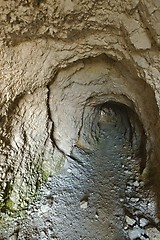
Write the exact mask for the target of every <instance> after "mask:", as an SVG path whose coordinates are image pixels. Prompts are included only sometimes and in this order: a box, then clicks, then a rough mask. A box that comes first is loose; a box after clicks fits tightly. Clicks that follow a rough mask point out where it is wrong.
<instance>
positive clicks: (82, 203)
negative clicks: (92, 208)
mask: <svg viewBox="0 0 160 240" xmlns="http://www.w3.org/2000/svg"><path fill="white" fill-rule="evenodd" d="M87 207H88V202H86V201H82V202H81V203H80V208H82V209H86V208H87Z"/></svg>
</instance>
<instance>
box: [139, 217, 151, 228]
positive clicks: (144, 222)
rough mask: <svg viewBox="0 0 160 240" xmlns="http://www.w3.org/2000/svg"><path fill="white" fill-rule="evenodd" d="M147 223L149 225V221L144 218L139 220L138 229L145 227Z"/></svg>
mask: <svg viewBox="0 0 160 240" xmlns="http://www.w3.org/2000/svg"><path fill="white" fill-rule="evenodd" d="M148 223H149V221H148V219H146V218H141V219H140V221H139V225H140V227H145V226H146V225H147V224H148Z"/></svg>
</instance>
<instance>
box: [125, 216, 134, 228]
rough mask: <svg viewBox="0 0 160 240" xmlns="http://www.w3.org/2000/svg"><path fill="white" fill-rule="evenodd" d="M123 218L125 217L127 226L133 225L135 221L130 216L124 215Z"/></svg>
mask: <svg viewBox="0 0 160 240" xmlns="http://www.w3.org/2000/svg"><path fill="white" fill-rule="evenodd" d="M125 219H126V223H127V224H128V225H129V226H133V225H134V224H135V223H136V221H135V220H134V219H132V218H130V217H128V216H126V217H125Z"/></svg>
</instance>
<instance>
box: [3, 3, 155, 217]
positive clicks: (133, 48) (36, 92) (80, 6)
mask: <svg viewBox="0 0 160 240" xmlns="http://www.w3.org/2000/svg"><path fill="white" fill-rule="evenodd" d="M0 19H1V24H0V45H1V54H0V56H1V58H0V59H1V60H0V70H1V71H0V78H1V80H0V84H1V85H0V89H1V95H0V103H1V108H0V122H1V124H0V143H1V146H0V152H1V156H0V174H1V175H0V182H1V185H0V188H1V189H0V202H1V203H0V205H1V211H2V212H6V211H8V210H9V211H15V210H17V209H21V208H24V207H26V206H27V205H28V202H30V199H31V196H32V195H34V194H35V193H36V191H37V189H38V188H39V185H40V184H41V182H42V181H44V180H45V179H46V178H47V177H48V176H49V175H52V174H53V173H54V172H55V171H57V169H59V168H60V167H61V166H62V164H63V158H64V155H65V154H67V155H70V154H71V150H72V149H73V147H74V146H75V145H78V146H82V147H86V148H87V149H88V145H89V144H90V141H92V140H93V139H94V136H89V138H88V139H90V140H87V139H86V137H85V135H86V134H85V133H86V131H87V132H89V133H91V132H92V128H94V127H95V128H96V121H97V119H96V116H97V117H98V118H99V115H98V114H99V113H98V112H97V110H96V109H95V106H97V105H99V104H103V103H105V102H107V101H115V102H120V103H123V104H126V105H127V106H129V107H130V108H131V109H132V110H134V111H135V112H136V113H137V115H138V117H139V119H140V121H141V123H142V125H143V128H144V131H145V135H146V139H147V140H146V155H147V158H146V159H147V160H146V161H147V163H146V168H148V167H149V166H150V165H152V166H156V168H157V170H158V168H159V164H160V162H159V161H160V159H159V147H158V146H159V144H160V134H159V133H160V122H159V108H160V84H159V80H160V79H159V76H160V66H159V59H160V52H159V47H160V21H159V19H160V2H159V0H157V1H156V0H155V1H153V0H152V1H150V0H141V1H138V0H134V1H131V0H130V1H128V0H123V1H117V0H116V1H114V0H112V1H103V0H101V1H100V0H94V1H91V0H90V1H89V0H88V1H87V0H84V1H77V0H73V1H72V0H68V1H65V0H54V1H52V0H45V1H44V0H18V1H13V0H9V1H5V0H4V1H3V0H2V1H1V3H0ZM87 122H88V123H90V124H87ZM92 123H93V124H92ZM94 123H95V124H94ZM94 125H95V126H94ZM150 163H151V164H150ZM7 209H8V210H7Z"/></svg>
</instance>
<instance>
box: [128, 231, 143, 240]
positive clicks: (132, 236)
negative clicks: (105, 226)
mask: <svg viewBox="0 0 160 240" xmlns="http://www.w3.org/2000/svg"><path fill="white" fill-rule="evenodd" d="M128 236H129V238H130V240H136V239H137V238H139V237H140V236H141V233H140V232H139V231H138V230H137V229H134V230H129V231H128Z"/></svg>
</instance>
